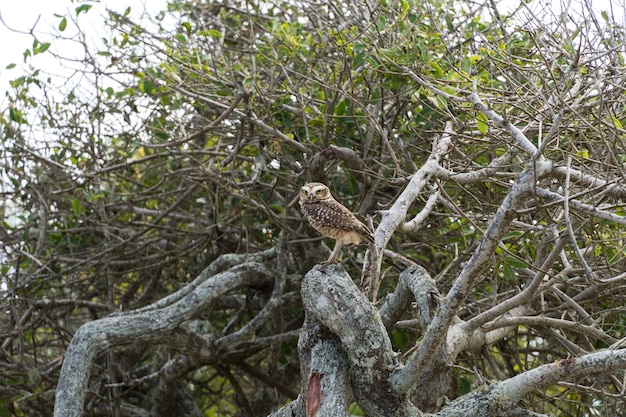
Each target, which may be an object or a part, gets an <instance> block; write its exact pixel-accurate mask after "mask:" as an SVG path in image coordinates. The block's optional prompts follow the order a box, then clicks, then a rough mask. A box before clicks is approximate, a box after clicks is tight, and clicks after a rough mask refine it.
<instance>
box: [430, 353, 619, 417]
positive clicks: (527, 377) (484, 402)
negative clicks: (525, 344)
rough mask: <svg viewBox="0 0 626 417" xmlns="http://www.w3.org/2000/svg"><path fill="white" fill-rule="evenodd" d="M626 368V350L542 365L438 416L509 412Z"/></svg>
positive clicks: (459, 401) (475, 394)
mask: <svg viewBox="0 0 626 417" xmlns="http://www.w3.org/2000/svg"><path fill="white" fill-rule="evenodd" d="M618 369H626V349H621V350H604V351H600V352H596V353H591V354H588V355H584V356H581V357H578V358H569V359H565V360H562V361H559V362H554V363H550V364H547V365H542V366H539V367H537V368H534V369H531V370H530V371H526V372H524V373H522V374H519V375H516V376H514V377H512V378H509V379H507V380H505V381H502V382H500V383H498V384H494V385H492V386H490V387H489V388H487V389H486V390H477V391H473V392H471V393H470V394H467V395H464V396H462V397H459V398H457V399H456V400H455V401H453V402H452V403H450V404H448V405H447V406H445V407H444V408H442V409H441V411H439V412H438V413H437V414H435V416H437V417H449V416H488V415H489V416H493V415H510V414H509V413H508V412H509V411H510V410H512V409H514V408H515V405H516V404H517V403H518V402H519V401H520V400H521V399H522V398H523V397H524V396H525V395H527V394H529V393H531V392H533V391H536V390H537V389H541V388H546V387H549V386H550V385H554V384H556V383H558V382H559V381H561V380H572V379H579V378H581V377H585V376H590V375H598V374H602V373H611V372H615V371H616V370H618Z"/></svg>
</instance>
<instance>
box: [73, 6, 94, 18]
mask: <svg viewBox="0 0 626 417" xmlns="http://www.w3.org/2000/svg"><path fill="white" fill-rule="evenodd" d="M89 10H91V4H81V5H80V6H78V7H77V8H76V16H78V15H79V14H81V13H86V12H88V11H89Z"/></svg>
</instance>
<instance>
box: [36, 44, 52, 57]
mask: <svg viewBox="0 0 626 417" xmlns="http://www.w3.org/2000/svg"><path fill="white" fill-rule="evenodd" d="M48 48H50V42H45V43H42V44H41V45H39V47H37V48H33V52H34V53H35V55H37V54H43V53H44V52H46V51H47V50H48Z"/></svg>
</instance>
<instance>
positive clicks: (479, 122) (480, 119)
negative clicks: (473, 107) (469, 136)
mask: <svg viewBox="0 0 626 417" xmlns="http://www.w3.org/2000/svg"><path fill="white" fill-rule="evenodd" d="M488 121H489V119H487V116H485V115H484V114H483V113H478V115H477V116H476V127H478V131H479V132H480V133H482V134H483V135H486V134H487V130H488V129H489V125H488V124H487V122H488Z"/></svg>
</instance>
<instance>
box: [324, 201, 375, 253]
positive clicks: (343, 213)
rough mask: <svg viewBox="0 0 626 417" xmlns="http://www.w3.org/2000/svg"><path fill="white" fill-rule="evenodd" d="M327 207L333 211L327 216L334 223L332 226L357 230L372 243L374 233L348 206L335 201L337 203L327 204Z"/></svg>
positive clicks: (352, 230) (350, 230)
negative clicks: (332, 213)
mask: <svg viewBox="0 0 626 417" xmlns="http://www.w3.org/2000/svg"><path fill="white" fill-rule="evenodd" d="M327 209H329V210H331V211H335V213H334V215H332V216H329V217H330V218H332V219H333V221H331V223H336V224H333V226H335V227H339V228H342V229H345V230H347V231H349V232H357V233H358V234H360V235H361V236H363V237H364V238H365V239H366V240H368V241H369V242H370V243H374V234H373V233H372V232H371V231H370V229H368V228H367V227H366V226H365V225H364V224H363V223H361V221H360V220H359V219H357V217H356V216H355V215H354V214H353V213H352V212H351V211H350V210H349V209H348V208H346V207H344V206H343V205H341V203H339V202H337V204H332V205H329V206H328V207H327Z"/></svg>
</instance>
